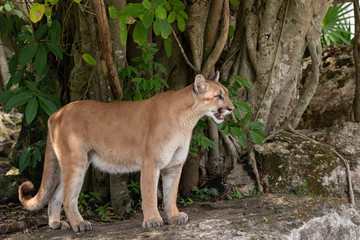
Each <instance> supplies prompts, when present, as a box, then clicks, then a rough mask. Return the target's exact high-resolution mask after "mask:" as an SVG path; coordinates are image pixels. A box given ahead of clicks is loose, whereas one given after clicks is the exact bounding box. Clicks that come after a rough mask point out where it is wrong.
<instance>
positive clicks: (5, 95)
mask: <svg viewBox="0 0 360 240" xmlns="http://www.w3.org/2000/svg"><path fill="white" fill-rule="evenodd" d="M12 95H14V93H13V91H11V90H5V91H2V92H1V93H0V104H2V103H3V102H6V101H7V100H8V99H9V98H10V97H11V96H12Z"/></svg>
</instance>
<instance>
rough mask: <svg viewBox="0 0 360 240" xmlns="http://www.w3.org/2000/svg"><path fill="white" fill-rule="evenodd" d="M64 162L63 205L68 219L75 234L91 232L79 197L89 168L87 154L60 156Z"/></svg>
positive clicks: (78, 153) (77, 153)
mask: <svg viewBox="0 0 360 240" xmlns="http://www.w3.org/2000/svg"><path fill="white" fill-rule="evenodd" d="M59 157H60V162H62V166H66V167H62V169H61V172H62V179H63V181H62V183H63V205H64V210H65V214H66V217H67V218H68V220H69V222H70V225H71V227H72V229H73V230H74V232H83V231H89V230H91V229H92V226H91V223H90V222H88V221H84V219H83V218H82V216H81V215H80V213H79V209H78V197H79V194H80V191H81V187H82V184H83V182H84V177H85V173H86V169H87V167H88V160H87V154H86V153H82V152H80V151H75V153H68V154H66V156H59Z"/></svg>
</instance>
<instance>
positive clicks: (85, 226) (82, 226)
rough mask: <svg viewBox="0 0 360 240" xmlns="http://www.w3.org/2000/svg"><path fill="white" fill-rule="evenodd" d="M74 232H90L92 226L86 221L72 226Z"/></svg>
mask: <svg viewBox="0 0 360 240" xmlns="http://www.w3.org/2000/svg"><path fill="white" fill-rule="evenodd" d="M73 230H74V232H85V231H90V230H92V225H91V223H90V222H88V221H82V222H80V223H79V224H76V225H75V226H73Z"/></svg>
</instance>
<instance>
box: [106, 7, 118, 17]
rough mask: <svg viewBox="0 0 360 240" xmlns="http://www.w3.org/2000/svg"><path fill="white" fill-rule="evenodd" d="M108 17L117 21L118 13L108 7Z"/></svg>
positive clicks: (113, 8)
mask: <svg viewBox="0 0 360 240" xmlns="http://www.w3.org/2000/svg"><path fill="white" fill-rule="evenodd" d="M108 9H109V15H110V17H111V18H112V19H117V18H118V12H117V10H116V8H115V7H114V6H110V7H109V8H108Z"/></svg>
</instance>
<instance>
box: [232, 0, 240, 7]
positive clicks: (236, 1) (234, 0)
mask: <svg viewBox="0 0 360 240" xmlns="http://www.w3.org/2000/svg"><path fill="white" fill-rule="evenodd" d="M230 3H231V4H233V5H235V6H237V5H239V1H238V0H230Z"/></svg>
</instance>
